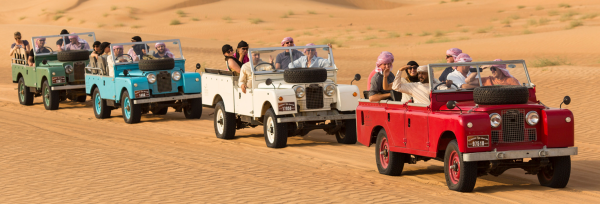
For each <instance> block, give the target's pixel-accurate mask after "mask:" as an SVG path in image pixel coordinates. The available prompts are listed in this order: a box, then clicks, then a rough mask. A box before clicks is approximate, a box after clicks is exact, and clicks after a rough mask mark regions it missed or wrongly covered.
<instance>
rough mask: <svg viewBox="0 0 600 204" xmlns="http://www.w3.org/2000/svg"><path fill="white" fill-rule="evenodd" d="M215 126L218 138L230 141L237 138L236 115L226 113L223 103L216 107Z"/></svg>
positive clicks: (220, 102)
mask: <svg viewBox="0 0 600 204" xmlns="http://www.w3.org/2000/svg"><path fill="white" fill-rule="evenodd" d="M214 124H215V125H214V126H215V134H216V135H217V138H220V139H226V140H229V139H233V138H234V137H235V114H233V113H228V112H227V111H225V104H223V101H219V103H217V105H216V106H215V119H214Z"/></svg>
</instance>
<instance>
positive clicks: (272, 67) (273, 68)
mask: <svg viewBox="0 0 600 204" xmlns="http://www.w3.org/2000/svg"><path fill="white" fill-rule="evenodd" d="M263 64H268V65H269V66H271V69H272V70H275V67H274V66H273V64H271V63H267V62H261V63H258V64H257V65H256V66H254V71H256V67H258V66H260V65H263Z"/></svg>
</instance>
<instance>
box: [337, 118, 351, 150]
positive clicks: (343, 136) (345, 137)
mask: <svg viewBox="0 0 600 204" xmlns="http://www.w3.org/2000/svg"><path fill="white" fill-rule="evenodd" d="M343 123H344V125H343V127H342V129H341V130H340V131H339V132H337V133H335V139H337V142H338V143H341V144H356V119H352V120H344V122H343Z"/></svg>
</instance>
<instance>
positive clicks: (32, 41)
mask: <svg viewBox="0 0 600 204" xmlns="http://www.w3.org/2000/svg"><path fill="white" fill-rule="evenodd" d="M75 35H76V36H81V35H88V37H92V38H94V41H92V42H91V44H90V42H88V44H89V45H90V49H89V50H88V51H93V50H94V48H93V47H92V44H93V43H94V42H96V34H95V33H94V32H87V33H72V34H63V35H46V36H37V37H32V38H31V42H30V44H31V45H32V46H31V49H35V46H36V45H35V40H36V39H39V38H57V37H62V40H63V42H65V41H66V38H68V37H69V36H75ZM46 43H48V42H46ZM47 45H51V44H47ZM58 52H60V51H58V50H53V52H49V53H37V52H33V56H46V55H56V54H57V53H58Z"/></svg>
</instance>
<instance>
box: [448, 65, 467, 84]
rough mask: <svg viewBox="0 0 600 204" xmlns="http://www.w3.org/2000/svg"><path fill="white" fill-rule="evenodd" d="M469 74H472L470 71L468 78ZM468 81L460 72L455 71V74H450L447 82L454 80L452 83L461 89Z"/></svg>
mask: <svg viewBox="0 0 600 204" xmlns="http://www.w3.org/2000/svg"><path fill="white" fill-rule="evenodd" d="M469 74H471V72H470V71H469V73H467V76H469ZM466 79H467V77H465V76H464V75H462V73H461V72H460V71H458V69H456V70H454V71H453V72H450V74H448V77H447V78H446V80H452V83H453V84H456V86H458V87H461V86H462V85H463V84H465V83H466V82H465V80H466Z"/></svg>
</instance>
